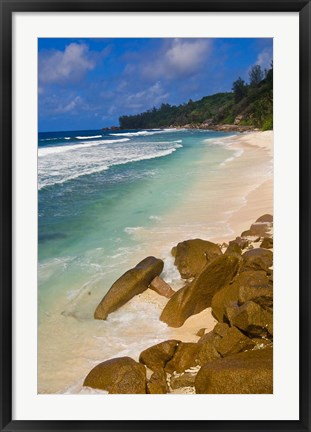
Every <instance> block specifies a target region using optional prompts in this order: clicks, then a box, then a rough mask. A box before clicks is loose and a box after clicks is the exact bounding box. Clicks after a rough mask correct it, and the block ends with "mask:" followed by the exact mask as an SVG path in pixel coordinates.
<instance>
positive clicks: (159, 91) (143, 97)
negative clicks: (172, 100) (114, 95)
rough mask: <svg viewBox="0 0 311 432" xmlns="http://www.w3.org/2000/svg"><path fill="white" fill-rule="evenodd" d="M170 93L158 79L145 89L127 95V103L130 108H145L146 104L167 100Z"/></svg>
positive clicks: (152, 104) (156, 103) (155, 103)
mask: <svg viewBox="0 0 311 432" xmlns="http://www.w3.org/2000/svg"><path fill="white" fill-rule="evenodd" d="M168 96H169V93H167V92H165V90H164V89H163V88H162V85H161V83H160V82H159V81H158V82H156V83H155V84H153V85H152V86H150V87H148V88H147V89H145V90H142V91H139V92H137V93H133V94H131V95H129V96H127V98H126V101H125V105H126V106H127V107H128V108H134V109H139V108H145V107H146V106H150V107H151V106H154V105H158V104H159V103H160V102H163V101H166V100H167V98H168Z"/></svg>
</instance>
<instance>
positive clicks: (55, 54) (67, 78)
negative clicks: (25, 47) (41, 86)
mask: <svg viewBox="0 0 311 432" xmlns="http://www.w3.org/2000/svg"><path fill="white" fill-rule="evenodd" d="M95 64H96V62H95V59H94V58H93V56H92V55H91V53H90V51H89V49H88V46H87V45H85V44H78V43H71V44H69V45H67V46H66V48H65V50H64V51H59V50H53V51H45V52H44V53H41V54H40V57H39V81H40V82H41V83H48V84H49V83H58V84H64V83H67V82H77V81H79V80H80V79H81V78H83V77H84V76H85V74H86V73H87V72H88V71H90V70H92V69H94V67H95Z"/></svg>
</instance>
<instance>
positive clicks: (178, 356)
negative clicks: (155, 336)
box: [165, 342, 202, 374]
mask: <svg viewBox="0 0 311 432" xmlns="http://www.w3.org/2000/svg"><path fill="white" fill-rule="evenodd" d="M201 349H202V345H201V344H197V343H194V342H181V343H180V344H179V345H178V348H177V350H176V352H175V354H174V357H173V358H172V359H171V360H170V361H169V362H168V363H166V365H165V371H166V372H168V373H170V374H171V373H173V372H174V371H176V372H183V371H185V370H186V369H189V368H190V367H193V366H197V365H198V364H199V354H200V351H201Z"/></svg>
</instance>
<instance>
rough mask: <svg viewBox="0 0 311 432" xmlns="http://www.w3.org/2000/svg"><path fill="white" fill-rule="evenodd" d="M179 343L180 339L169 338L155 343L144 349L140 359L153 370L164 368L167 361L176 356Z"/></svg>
mask: <svg viewBox="0 0 311 432" xmlns="http://www.w3.org/2000/svg"><path fill="white" fill-rule="evenodd" d="M179 343H180V341H178V340H167V341H165V342H160V343H159V344H157V345H153V346H151V347H149V348H147V349H145V350H144V351H142V353H141V354H140V356H139V361H140V363H143V364H144V365H146V366H147V367H148V368H149V369H151V370H152V371H157V370H159V369H164V367H165V365H166V363H167V362H168V361H170V360H171V358H172V357H173V356H174V354H175V351H176V349H177V347H178V345H179Z"/></svg>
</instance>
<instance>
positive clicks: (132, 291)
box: [94, 256, 164, 320]
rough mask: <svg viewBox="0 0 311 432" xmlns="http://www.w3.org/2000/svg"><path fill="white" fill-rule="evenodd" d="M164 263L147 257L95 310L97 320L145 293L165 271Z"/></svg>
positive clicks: (112, 288)
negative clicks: (152, 282) (151, 283)
mask: <svg viewBox="0 0 311 432" xmlns="http://www.w3.org/2000/svg"><path fill="white" fill-rule="evenodd" d="M163 266H164V263H163V261H162V260H160V259H158V258H155V257H152V256H150V257H147V258H145V259H144V260H143V261H141V262H140V263H138V264H137V266H136V267H134V268H132V269H130V270H128V271H127V272H126V273H124V275H122V276H121V277H120V278H119V279H118V280H117V281H116V282H115V283H114V284H113V285H112V287H111V288H110V290H109V291H108V292H107V294H106V295H105V297H104V298H103V299H102V301H101V302H100V303H99V305H98V306H97V308H96V310H95V314H94V317H95V319H102V320H104V319H106V318H107V316H108V315H109V314H110V313H111V312H113V311H115V310H117V309H119V307H121V306H123V305H124V304H125V303H127V302H128V301H129V300H130V299H131V298H132V297H134V296H135V295H137V294H140V293H142V292H143V291H145V290H146V289H147V288H148V286H149V284H150V282H151V281H152V280H153V279H154V278H155V277H156V276H158V275H159V274H160V273H161V272H162V270H163Z"/></svg>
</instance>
